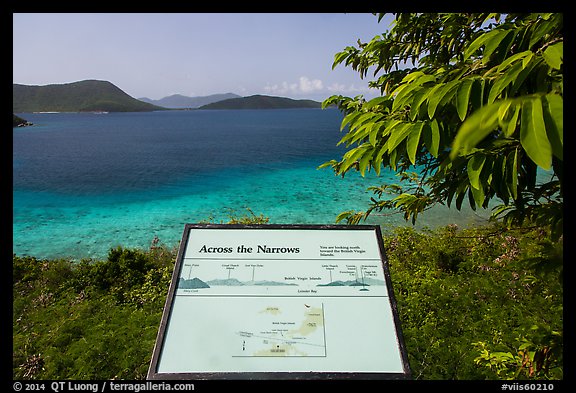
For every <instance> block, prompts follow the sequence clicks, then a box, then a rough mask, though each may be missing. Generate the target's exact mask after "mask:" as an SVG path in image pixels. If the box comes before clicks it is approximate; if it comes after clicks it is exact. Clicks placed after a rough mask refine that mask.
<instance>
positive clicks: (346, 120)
mask: <svg viewBox="0 0 576 393" xmlns="http://www.w3.org/2000/svg"><path fill="white" fill-rule="evenodd" d="M361 114H362V112H352V113H349V114H347V115H346V116H344V119H342V123H341V124H340V131H342V130H343V129H344V128H345V127H346V125H347V124H348V123H350V122H353V121H354V119H355V118H356V117H358V116H360V115H361Z"/></svg>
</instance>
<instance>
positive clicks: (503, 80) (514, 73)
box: [488, 62, 523, 104]
mask: <svg viewBox="0 0 576 393" xmlns="http://www.w3.org/2000/svg"><path fill="white" fill-rule="evenodd" d="M522 70H523V67H522V63H520V62H518V63H516V64H514V65H513V66H512V67H510V69H509V70H508V71H507V72H506V73H504V75H502V76H501V77H499V78H498V79H497V80H496V82H494V85H492V88H491V89H490V94H488V103H489V104H491V103H493V102H494V101H495V100H496V98H498V96H499V95H500V93H501V92H502V90H504V89H505V88H506V87H507V86H508V85H509V84H510V83H512V82H515V81H516V78H517V77H518V74H520V72H522Z"/></svg>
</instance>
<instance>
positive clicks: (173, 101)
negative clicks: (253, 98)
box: [139, 93, 240, 109]
mask: <svg viewBox="0 0 576 393" xmlns="http://www.w3.org/2000/svg"><path fill="white" fill-rule="evenodd" d="M231 98H240V96H239V95H238V94H234V93H224V94H211V95H208V96H198V97H187V96H184V95H181V94H173V95H171V96H168V97H164V98H161V99H159V100H151V99H150V98H147V97H143V98H139V100H140V101H144V102H147V103H149V104H153V105H157V106H161V107H163V108H168V109H196V108H199V107H201V106H203V105H208V104H212V103H213V102H218V101H222V100H228V99H231Z"/></svg>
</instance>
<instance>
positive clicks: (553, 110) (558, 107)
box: [542, 94, 564, 160]
mask: <svg viewBox="0 0 576 393" xmlns="http://www.w3.org/2000/svg"><path fill="white" fill-rule="evenodd" d="M542 104H543V109H544V122H545V123H546V135H547V136H548V140H549V141H550V145H551V146H552V153H553V154H554V155H555V156H556V157H558V158H559V159H560V160H563V156H564V154H563V149H564V124H563V122H564V120H563V118H564V109H563V108H564V105H563V99H562V97H561V96H559V95H557V94H547V95H546V96H544V97H543V98H542Z"/></svg>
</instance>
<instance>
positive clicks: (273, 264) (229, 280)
mask: <svg viewBox="0 0 576 393" xmlns="http://www.w3.org/2000/svg"><path fill="white" fill-rule="evenodd" d="M409 374H410V369H409V366H408V361H407V356H406V351H405V347H404V342H403V339H402V334H401V329H400V325H399V321H398V316H397V312H396V302H395V300H394V296H393V291H392V288H391V281H390V276H389V273H388V265H387V259H386V256H385V252H384V246H383V242H382V235H381V233H380V228H379V227H378V226H368V225H361V226H341V225H330V226H326V225H322V226H320V225H217V224H187V225H186V227H185V230H184V235H183V237H182V243H181V244H180V250H179V252H178V258H177V261H176V265H175V269H174V274H173V276H172V282H171V285H170V289H169V293H168V298H167V301H166V306H165V308H164V313H163V316H162V322H161V325H160V330H159V333H158V337H157V340H156V345H155V348H154V353H153V355H152V361H151V364H150V369H149V372H148V378H149V379H184V378H193V379H306V378H312V379H327V378H350V379H354V378H367V379H368V378H372V379H389V378H397V379H401V378H408V377H409Z"/></svg>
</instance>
